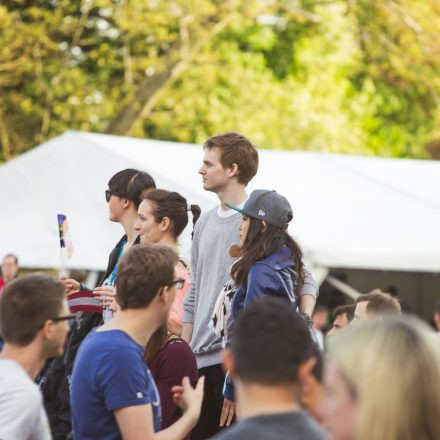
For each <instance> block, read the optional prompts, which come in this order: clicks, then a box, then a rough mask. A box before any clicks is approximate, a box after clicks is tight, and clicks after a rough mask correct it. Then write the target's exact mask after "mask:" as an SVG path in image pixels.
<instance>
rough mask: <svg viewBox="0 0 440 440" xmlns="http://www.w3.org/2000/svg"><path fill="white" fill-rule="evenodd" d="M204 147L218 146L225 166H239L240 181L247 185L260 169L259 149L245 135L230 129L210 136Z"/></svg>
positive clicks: (221, 160)
mask: <svg viewBox="0 0 440 440" xmlns="http://www.w3.org/2000/svg"><path fill="white" fill-rule="evenodd" d="M203 146H204V148H218V149H219V150H220V162H221V164H222V166H223V168H225V169H226V168H230V167H231V166H232V164H234V163H236V164H237V166H238V181H239V182H240V183H241V184H242V185H247V184H248V183H249V182H250V181H251V180H252V178H253V177H254V176H255V174H257V171H258V151H257V149H256V147H255V146H254V145H253V144H252V142H251V141H250V140H249V139H247V138H245V137H244V136H243V135H241V134H239V133H236V132H234V131H230V132H228V133H223V134H218V135H216V136H212V137H210V138H209V139H208V140H207V141H205V143H204V144H203Z"/></svg>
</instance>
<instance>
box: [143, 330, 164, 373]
mask: <svg viewBox="0 0 440 440" xmlns="http://www.w3.org/2000/svg"><path fill="white" fill-rule="evenodd" d="M167 340H168V330H167V326H166V325H162V326H161V327H159V328H158V329H157V330H156V331H155V332H154V333H153V335H152V336H151V338H150V340H149V341H148V344H147V347H146V348H145V354H144V359H145V362H146V363H147V365H151V362H152V361H153V359H154V358H155V357H156V355H157V353H158V351H159V350H160V349H161V348H162V347H163V346H164V345H165V344H166V342H167Z"/></svg>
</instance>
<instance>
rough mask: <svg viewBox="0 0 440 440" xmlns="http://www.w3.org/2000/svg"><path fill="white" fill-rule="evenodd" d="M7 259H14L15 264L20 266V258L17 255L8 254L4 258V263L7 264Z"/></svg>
mask: <svg viewBox="0 0 440 440" xmlns="http://www.w3.org/2000/svg"><path fill="white" fill-rule="evenodd" d="M6 258H13V259H14V260H15V264H16V265H17V266H18V258H17V255H15V254H6V255H5V256H4V257H3V260H2V261H3V263H4V262H5V260H6Z"/></svg>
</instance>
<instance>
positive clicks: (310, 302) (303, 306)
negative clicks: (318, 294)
mask: <svg viewBox="0 0 440 440" xmlns="http://www.w3.org/2000/svg"><path fill="white" fill-rule="evenodd" d="M315 302H316V299H315V297H314V296H312V295H301V297H300V300H299V311H300V312H301V313H307V315H309V316H312V314H313V310H314V309H315Z"/></svg>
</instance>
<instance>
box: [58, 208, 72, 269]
mask: <svg viewBox="0 0 440 440" xmlns="http://www.w3.org/2000/svg"><path fill="white" fill-rule="evenodd" d="M57 218H58V233H59V236H60V250H61V275H65V274H66V269H65V263H64V253H65V254H66V255H67V258H71V257H72V254H73V245H72V241H71V240H70V236H69V234H68V232H69V225H68V223H67V217H66V216H65V215H64V214H58V215H57Z"/></svg>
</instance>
